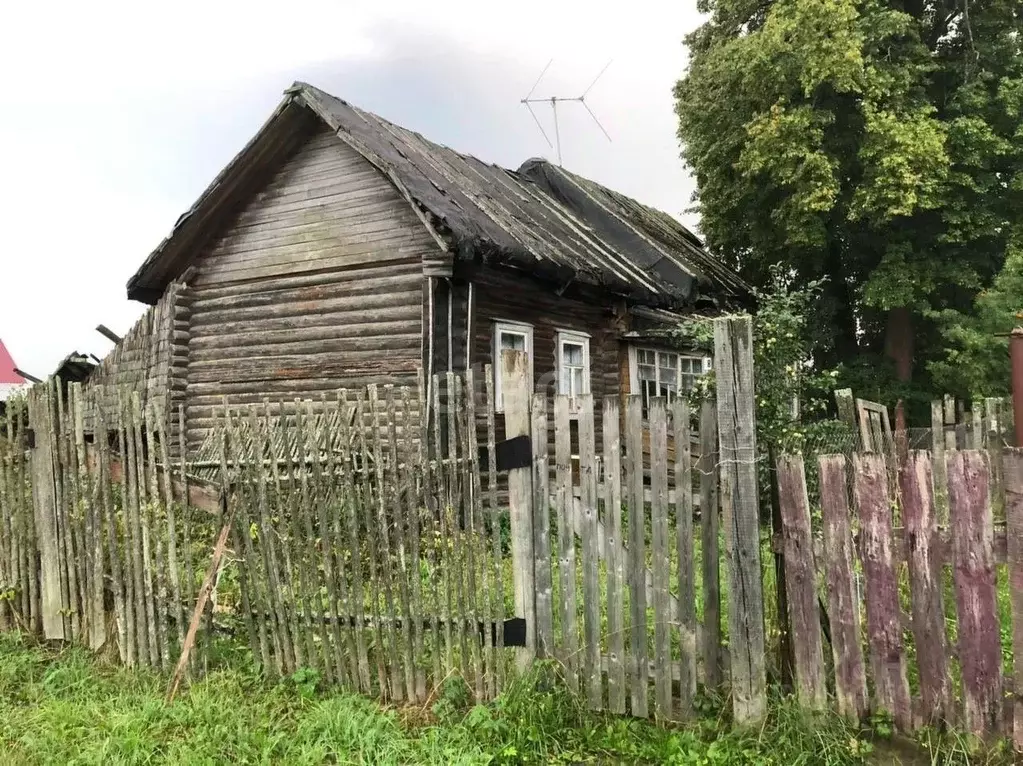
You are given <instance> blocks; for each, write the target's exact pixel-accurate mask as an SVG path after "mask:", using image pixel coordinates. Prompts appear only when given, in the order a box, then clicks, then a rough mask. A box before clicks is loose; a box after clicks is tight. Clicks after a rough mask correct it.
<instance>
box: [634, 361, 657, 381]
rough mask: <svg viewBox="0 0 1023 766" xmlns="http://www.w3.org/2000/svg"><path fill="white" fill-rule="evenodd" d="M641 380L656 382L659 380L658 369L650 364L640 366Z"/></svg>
mask: <svg viewBox="0 0 1023 766" xmlns="http://www.w3.org/2000/svg"><path fill="white" fill-rule="evenodd" d="M638 374H639V379H640V380H656V379H657V368H656V367H654V366H653V365H649V364H641V365H639V370H638Z"/></svg>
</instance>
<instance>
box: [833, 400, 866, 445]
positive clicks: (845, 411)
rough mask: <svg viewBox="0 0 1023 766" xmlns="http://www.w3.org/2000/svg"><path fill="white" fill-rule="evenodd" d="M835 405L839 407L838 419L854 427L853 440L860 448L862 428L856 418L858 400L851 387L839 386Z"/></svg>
mask: <svg viewBox="0 0 1023 766" xmlns="http://www.w3.org/2000/svg"><path fill="white" fill-rule="evenodd" d="M835 407H836V408H837V409H838V419H839V420H841V421H842V422H843V423H845V424H846V425H848V426H849V428H851V429H852V433H853V442H854V443H855V444H856V447H857V449H858V448H859V440H860V428H859V424H858V423H857V420H856V402H855V401H854V399H853V391H852V389H851V388H839V389H838V390H836V391H835Z"/></svg>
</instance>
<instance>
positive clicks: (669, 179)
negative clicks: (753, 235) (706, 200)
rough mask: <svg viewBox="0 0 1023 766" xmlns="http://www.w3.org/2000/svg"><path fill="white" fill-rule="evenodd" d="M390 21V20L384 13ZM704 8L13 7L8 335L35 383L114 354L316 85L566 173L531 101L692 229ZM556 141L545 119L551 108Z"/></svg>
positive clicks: (521, 1) (539, 4)
mask: <svg viewBox="0 0 1023 766" xmlns="http://www.w3.org/2000/svg"><path fill="white" fill-rule="evenodd" d="M382 8H386V10H381V9H382ZM698 23H699V16H698V14H697V12H696V10H695V0H683V1H682V2H675V3H667V2H664V0H658V1H657V2H650V1H649V0H632V1H631V2H628V3H615V4H613V5H610V6H608V10H603V9H602V6H600V5H599V4H595V3H592V2H556V1H555V0H546V1H537V0H517V1H516V2H512V3H500V4H498V3H490V2H478V1H477V2H469V1H465V0H435V1H434V2H432V3H423V2H406V0H375V1H374V2H364V1H363V0H349V1H347V2H346V1H345V0H334V1H333V2H314V1H312V0H309V1H308V2H303V1H301V0H292V2H289V3H287V4H284V3H275V4H273V5H267V6H262V5H261V4H260V3H259V1H258V0H248V1H247V2H214V1H213V0H206V2H202V3H200V2H198V1H197V0H173V2H164V3H146V2H137V0H136V1H135V2H121V1H120V0H96V1H95V2H90V3H82V2H66V3H64V2H48V3H42V2H40V3H5V4H4V5H3V8H2V10H0V91H2V93H3V98H2V99H0V172H2V174H3V181H4V183H3V184H2V185H0V264H2V268H0V338H2V339H3V340H4V341H5V343H6V344H7V347H8V348H9V349H10V351H11V353H12V355H13V356H14V359H15V361H16V362H17V364H18V365H19V367H21V368H22V369H25V370H27V371H29V372H31V373H34V374H36V375H39V376H43V375H46V374H49V373H50V372H52V370H53V368H54V367H55V366H56V364H57V363H58V362H59V360H60V359H61V358H62V357H63V356H64V355H66V354H67V353H69V352H71V351H79V352H82V353H89V352H91V353H94V354H96V355H97V356H100V357H102V356H104V355H105V354H106V353H107V352H108V351H109V349H110V343H109V342H107V341H106V340H104V339H103V338H102V337H101V336H100V335H98V334H97V333H96V332H95V331H94V330H93V328H94V327H95V326H96V325H97V324H98V323H100V322H102V323H105V324H107V325H108V326H109V327H111V328H112V329H114V330H115V331H117V332H122V333H123V332H125V331H127V330H128V329H129V328H130V327H131V325H132V323H133V322H134V321H135V319H136V318H137V317H138V315H139V314H140V313H141V312H142V310H143V308H144V307H142V306H141V305H140V304H137V303H132V302H130V301H128V300H127V298H126V297H125V283H126V282H127V280H128V278H129V277H130V276H131V275H132V273H134V271H135V269H136V268H137V267H138V265H139V264H140V263H141V262H142V260H143V259H144V258H145V256H146V255H147V254H148V253H149V251H150V250H151V249H152V248H153V247H154V246H155V245H156V244H157V243H158V242H159V241H160V240H161V239H162V238H163V236H164V235H165V234H166V233H167V232H168V231H169V230H170V228H171V226H172V225H173V223H174V221H175V219H176V218H177V216H178V215H179V214H180V213H181V212H183V211H184V210H185V209H187V208H188V207H189V205H190V204H191V203H192V201H193V200H194V199H195V198H196V197H197V196H198V194H199V193H200V192H201V191H202V189H203V188H205V186H206V184H207V183H208V182H209V181H210V180H211V179H212V177H213V176H214V175H215V174H216V173H217V172H218V171H219V170H220V168H221V167H222V166H223V165H224V164H225V163H226V162H227V161H228V160H229V159H230V158H231V157H232V156H233V155H234V154H235V153H236V152H237V151H238V150H239V149H240V148H241V146H242V145H243V144H244V143H245V141H247V140H248V138H249V137H250V136H251V135H252V133H254V132H255V130H256V129H257V128H258V127H259V125H260V124H261V123H262V121H263V120H264V119H265V118H266V116H267V115H268V114H269V113H270V111H271V110H272V109H273V107H274V106H275V105H276V103H277V102H278V100H279V99H280V97H281V91H282V90H283V89H284V88H286V87H287V86H288V85H290V84H291V83H292V81H294V80H299V79H300V80H306V81H308V82H311V83H313V84H315V85H318V86H319V87H321V88H323V89H325V90H327V91H329V92H331V93H334V94H335V95H337V96H339V97H341V98H344V99H347V100H349V101H352V102H353V103H356V104H358V105H359V106H362V107H363V108H366V109H369V110H371V111H375V112H377V113H379V114H381V115H382V116H384V117H387V118H389V119H391V120H393V121H395V122H398V123H400V124H403V125H405V126H407V127H409V128H412V129H415V130H418V131H419V132H421V133H423V134H425V135H426V136H428V137H429V138H431V139H433V140H435V141H438V142H441V143H444V144H447V145H449V146H452V147H453V148H456V149H458V150H460V151H464V152H469V153H471V154H475V155H476V156H478V157H480V158H482V159H484V160H487V161H491V162H496V163H500V164H504V165H506V166H510V167H517V166H518V165H519V164H520V163H521V162H522V161H523V160H525V159H526V158H528V157H530V156H535V155H541V154H542V155H548V156H550V155H552V154H553V152H552V150H551V149H550V148H549V147H548V146H547V144H546V142H545V141H544V139H543V138H542V136H541V135H540V133H539V131H538V130H537V129H536V126H535V125H534V124H533V121H532V119H531V118H530V116H529V114H528V113H527V112H526V111H525V109H524V107H522V106H521V105H520V104H519V99H520V98H521V97H522V96H524V95H525V94H526V92H527V91H528V90H529V88H530V86H532V84H533V82H534V80H535V79H536V77H537V75H538V74H539V73H540V71H541V70H542V69H543V67H544V65H545V64H546V63H547V61H548V60H549V59H551V58H553V59H554V62H553V64H552V66H551V68H550V70H549V71H548V73H547V75H546V76H545V77H544V80H543V82H541V84H540V86H539V87H538V88H537V91H536V95H539V96H544V95H546V96H550V95H576V94H577V93H578V92H579V91H581V90H582V89H583V88H585V86H586V85H587V84H588V83H589V81H590V80H591V79H592V78H593V76H594V75H595V74H596V73H597V72H599V71H600V69H601V68H602V67H603V66H604V64H605V63H607V61H608V60H609V59H611V60H613V63H612V64H611V67H610V68H609V69H608V70H607V73H606V74H605V75H604V76H603V77H602V78H601V80H600V82H599V83H598V84H597V86H596V87H595V88H594V89H593V91H592V92H591V93H590V95H589V97H588V102H589V103H590V104H591V105H592V107H593V109H594V111H595V112H596V113H597V115H598V116H599V117H600V119H601V122H602V123H603V124H604V125H605V127H606V128H607V130H608V131H609V133H610V134H611V137H612V139H613V140H612V142H611V143H608V142H607V140H606V139H605V138H604V137H603V135H602V134H601V133H600V131H599V130H598V129H597V127H596V126H594V125H593V124H592V122H590V118H589V117H588V116H587V115H586V114H585V112H583V111H581V110H580V109H578V108H573V107H572V106H571V105H570V106H566V107H564V109H563V110H560V111H559V115H560V117H561V133H562V139H563V153H564V163H565V166H566V167H568V168H569V169H571V170H574V171H576V172H579V173H582V174H583V175H587V176H589V177H591V178H594V179H596V180H598V181H601V182H603V183H605V184H607V185H609V186H612V187H615V188H617V189H619V190H621V191H623V192H626V193H628V194H630V195H633V196H635V197H637V198H638V199H640V200H642V201H644V202H647V203H648V204H652V205H655V206H657V207H660V208H661V209H663V210H666V211H668V212H670V213H673V214H675V215H677V216H679V217H680V218H681V219H682V220H683V221H685V222H686V223H688V224H690V225H691V226H695V224H696V221H695V220H694V219H693V217H692V216H691V215H688V214H686V213H685V209H686V208H687V207H688V205H689V204H690V196H691V194H692V190H693V186H692V182H691V180H690V179H689V178H688V177H687V175H686V173H685V170H684V168H683V167H682V164H681V161H680V160H679V157H678V145H677V142H676V139H675V118H674V115H673V112H672V97H671V88H672V85H673V84H674V82H675V80H676V79H677V78H678V76H679V75H680V74H681V72H682V70H683V68H684V66H685V60H686V57H685V51H684V49H683V46H682V38H683V36H684V35H685V34H686V33H687V32H688V31H690V30H691V29H693V28H694V27H695V26H696V25H697V24H698ZM538 113H539V115H540V116H541V119H543V120H544V121H545V123H546V125H547V127H548V132H549V133H550V132H551V130H550V129H551V123H550V110H549V108H547V109H542V108H541V109H539V110H538Z"/></svg>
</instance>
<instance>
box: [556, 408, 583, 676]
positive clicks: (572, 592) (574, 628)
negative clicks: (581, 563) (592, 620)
mask: <svg viewBox="0 0 1023 766" xmlns="http://www.w3.org/2000/svg"><path fill="white" fill-rule="evenodd" d="M554 467H555V486H556V490H555V495H556V498H555V500H556V506H555V507H556V508H557V514H558V581H559V586H560V598H559V599H558V603H559V606H560V611H559V619H560V622H561V657H562V662H563V663H564V665H565V679H566V683H567V684H568V688H569V689H571V690H573V691H576V690H578V689H579V666H580V665H581V662H580V657H579V626H578V624H577V622H576V603H577V597H576V558H575V533H574V531H573V530H574V528H575V524H574V523H573V518H572V517H573V507H572V506H573V503H574V499H573V496H572V431H571V401H570V399H569V397H567V396H564V395H558V396H555V397H554Z"/></svg>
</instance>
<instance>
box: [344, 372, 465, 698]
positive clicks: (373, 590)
mask: <svg viewBox="0 0 1023 766" xmlns="http://www.w3.org/2000/svg"><path fill="white" fill-rule="evenodd" d="M435 390H436V387H435ZM355 413H356V414H355V422H356V424H357V427H356V429H355V435H356V438H357V440H358V446H357V450H358V454H359V461H360V463H361V464H362V465H364V466H365V465H366V464H367V461H368V460H369V459H370V458H371V453H370V447H369V444H368V442H367V439H366V430H367V429H366V427H365V424H366V422H367V418H366V402H365V397H364V395H363V392H361V391H357V392H356V394H355ZM360 475H361V478H362V481H361V486H360V487H359V490H360V502H359V504H358V505H357V506H356V507H357V508H358V509H359V511H360V512H361V513H362V514H364V516H365V525H366V526H365V529H366V535H365V539H366V551H367V553H368V560H369V562H370V566H369V577H368V580H369V599H370V608H369V618H370V619H371V621H372V622H371V624H372V625H373V627H374V633H375V637H374V638H375V644H374V649H375V651H374V652H373V657H374V659H375V660H376V669H377V683H379V685H380V693H381V694H386V693H387V667H386V661H385V656H384V651H385V648H386V644H385V643H384V631H383V624H382V621H381V619H380V618H381V613H380V587H381V586H380V578H379V576H378V575H377V563H376V562H378V561H379V555H378V553H377V547H378V543H377V539H376V524H374V523H373V522H374V518H375V515H376V512H375V507H374V502H373V489H372V484H371V482H370V472H369V471H368V470H363V471H361V472H360ZM358 525H359V517H358V516H356V528H355V531H354V532H353V534H360V533H361V532H360V529H359V526H358ZM449 670H450V668H449Z"/></svg>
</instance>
